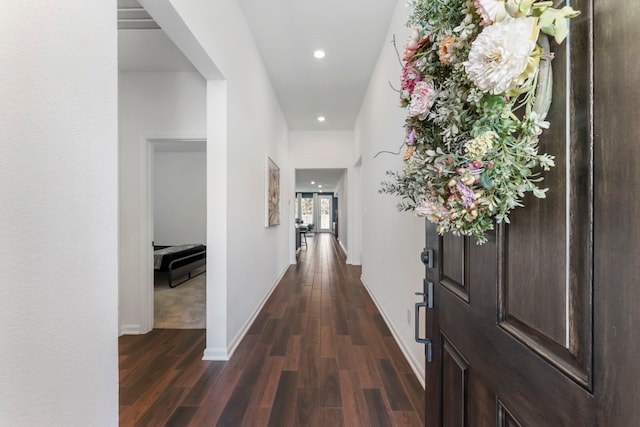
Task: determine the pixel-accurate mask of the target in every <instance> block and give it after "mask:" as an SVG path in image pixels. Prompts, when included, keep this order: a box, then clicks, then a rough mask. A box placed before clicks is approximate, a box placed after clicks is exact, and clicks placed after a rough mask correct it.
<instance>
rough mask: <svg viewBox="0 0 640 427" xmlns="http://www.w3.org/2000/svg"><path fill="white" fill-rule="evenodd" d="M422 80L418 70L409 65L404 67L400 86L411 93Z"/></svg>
mask: <svg viewBox="0 0 640 427" xmlns="http://www.w3.org/2000/svg"><path fill="white" fill-rule="evenodd" d="M420 80H422V77H420V73H418V70H416V69H415V68H413V67H411V66H408V65H407V66H405V67H404V68H402V74H401V75H400V88H401V89H402V90H406V91H408V92H409V93H411V92H413V89H414V88H415V87H416V83H418V82H419V81H420Z"/></svg>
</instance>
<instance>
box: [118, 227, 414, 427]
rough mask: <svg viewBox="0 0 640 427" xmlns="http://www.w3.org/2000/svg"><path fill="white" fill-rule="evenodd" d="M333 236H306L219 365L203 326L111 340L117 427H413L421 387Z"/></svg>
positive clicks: (356, 270) (159, 330) (356, 273)
mask: <svg viewBox="0 0 640 427" xmlns="http://www.w3.org/2000/svg"><path fill="white" fill-rule="evenodd" d="M359 277H360V269H359V268H358V267H354V266H348V265H346V264H345V260H344V255H343V253H342V252H341V251H340V249H339V248H338V246H337V243H336V241H335V239H334V238H333V236H331V235H328V234H320V235H316V236H313V237H309V238H308V247H307V248H306V249H305V248H304V247H303V249H302V251H301V253H300V256H299V263H298V264H297V265H295V266H291V267H290V268H289V270H288V271H287V273H286V274H285V276H284V278H283V279H282V281H281V282H280V284H279V285H278V286H277V288H276V289H275V290H274V292H273V294H272V296H271V297H270V298H269V300H268V301H267V303H266V304H265V307H264V309H263V310H262V311H261V312H260V314H259V315H258V317H257V319H256V321H255V322H254V323H253V325H252V326H251V328H250V330H249V332H248V334H247V335H246V337H245V338H244V339H243V341H242V342H241V343H240V345H239V347H238V349H237V350H236V352H235V354H234V355H233V357H232V358H231V360H229V361H228V362H213V361H203V360H201V358H202V354H203V351H204V347H205V333H204V330H170V329H157V330H154V331H152V332H151V333H149V334H146V335H137V336H123V337H121V338H120V341H119V347H120V425H121V426H134V425H135V426H163V425H164V426H180V427H184V426H214V425H217V426H278V427H284V426H307V425H309V426H331V427H333V426H347V427H351V426H422V425H424V390H423V389H422V387H421V386H420V383H419V382H418V381H417V379H416V377H415V375H414V374H413V372H412V371H411V368H410V367H409V365H408V363H407V362H406V360H405V359H404V357H403V355H402V353H401V351H400V349H399V348H398V346H397V344H396V342H395V340H394V339H393V337H392V336H391V334H390V332H389V330H388V328H387V326H386V324H385V322H384V320H383V318H382V316H381V315H380V313H379V312H378V310H377V309H376V307H375V305H374V304H373V302H372V301H371V299H370V298H369V295H368V294H367V291H366V290H365V289H364V287H363V286H362V284H361V282H360V280H359Z"/></svg>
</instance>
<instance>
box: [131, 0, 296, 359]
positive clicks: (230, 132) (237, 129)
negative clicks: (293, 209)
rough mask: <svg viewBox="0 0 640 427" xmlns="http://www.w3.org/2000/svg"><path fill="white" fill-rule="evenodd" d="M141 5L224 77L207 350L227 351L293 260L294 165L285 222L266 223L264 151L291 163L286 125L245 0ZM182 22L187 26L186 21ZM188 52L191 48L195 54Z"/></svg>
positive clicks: (220, 354)
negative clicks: (242, 6)
mask: <svg viewBox="0 0 640 427" xmlns="http://www.w3.org/2000/svg"><path fill="white" fill-rule="evenodd" d="M143 3H144V6H145V8H146V9H147V10H148V11H149V13H151V15H152V16H153V17H154V18H156V20H158V22H160V24H161V25H163V28H165V31H167V34H169V36H170V37H171V38H172V39H173V40H174V42H176V44H177V45H178V46H182V45H183V43H182V42H183V41H185V40H187V41H188V40H192V41H195V44H196V46H195V50H198V49H201V50H202V51H203V52H205V53H206V55H207V56H208V58H209V59H210V62H211V63H213V64H214V65H215V68H216V69H217V70H219V72H220V74H221V75H222V76H223V78H224V81H215V80H209V81H208V83H207V89H208V98H207V100H208V102H207V108H208V111H207V159H208V160H207V171H208V172H207V173H208V181H207V192H208V194H209V197H208V203H209V204H208V209H207V216H208V221H207V233H208V238H207V241H208V254H207V261H208V267H207V271H209V272H212V273H211V274H207V350H206V351H205V358H208V359H214V358H225V357H226V356H228V355H229V353H231V352H232V351H233V349H234V348H235V346H236V345H237V344H238V341H239V339H240V338H241V337H242V334H243V333H244V331H245V329H246V328H248V326H249V325H250V322H251V321H252V319H253V316H254V315H255V314H257V313H256V312H257V310H258V308H259V307H260V306H261V304H262V303H263V301H264V300H265V298H266V297H267V296H268V295H269V293H270V291H271V290H272V288H273V287H274V285H275V284H277V282H278V280H279V278H280V277H281V275H282V274H283V273H284V271H285V270H286V269H287V267H288V265H289V261H288V250H289V239H290V232H291V230H290V229H289V227H288V224H291V223H293V220H292V219H291V218H290V216H289V206H290V205H291V198H292V197H293V193H291V194H289V193H288V192H287V191H286V189H287V188H289V177H288V176H287V174H286V173H281V175H280V178H281V183H280V185H281V190H282V191H281V218H280V219H281V225H279V226H276V227H270V228H265V227H264V223H265V220H264V216H265V207H264V206H265V204H264V197H265V194H264V189H265V159H266V157H267V156H269V157H270V158H271V159H273V160H274V161H275V163H276V164H277V165H278V166H279V167H280V170H281V171H282V172H285V171H288V170H289V168H290V165H289V160H288V127H287V123H286V121H285V119H284V116H283V114H282V110H281V109H280V106H279V104H278V101H277V99H276V97H275V93H274V91H273V88H272V86H271V83H270V81H269V79H268V77H267V73H266V71H265V69H264V65H263V64H262V62H261V59H260V54H259V53H258V51H257V49H256V46H255V43H254V41H253V39H252V36H251V32H250V30H249V27H248V25H247V23H246V21H245V19H244V16H243V15H242V11H241V9H240V7H239V5H238V2H237V0H224V1H215V2H212V1H209V0H197V1H196V0H163V1H161V0H158V1H143ZM184 26H186V28H188V31H187V33H185V32H184V31H182V30H181V29H180V28H182V27H184ZM178 39H179V40H178ZM185 43H186V42H185ZM192 46H193V44H192ZM183 52H184V49H183ZM190 52H191V50H189V51H188V52H184V53H185V55H187V57H189V58H190V59H191V53H190ZM239 58H241V60H239ZM192 62H193V60H192ZM194 63H195V62H194ZM196 66H198V65H197V64H196ZM205 75H206V73H205ZM211 256H213V257H215V259H214V261H213V262H214V263H215V269H214V270H212V268H211V267H212V264H211V262H210V258H211ZM210 297H211V298H210ZM213 298H215V300H214V299H213ZM225 299H226V302H227V304H226V306H225V304H224V301H225ZM225 323H226V331H223V332H221V331H220V328H219V326H220V325H221V324H225ZM225 332H226V333H225Z"/></svg>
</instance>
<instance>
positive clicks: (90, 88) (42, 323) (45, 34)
mask: <svg viewBox="0 0 640 427" xmlns="http://www.w3.org/2000/svg"><path fill="white" fill-rule="evenodd" d="M0 26H1V27H2V36H1V37H0V57H2V61H3V65H2V67H0V93H2V102H0V123H2V124H1V125H0V141H1V143H0V236H2V243H1V244H0V266H1V267H2V279H1V280H0V293H1V294H2V296H1V297H0V325H1V327H0V425H2V426H45V425H48V426H53V425H56V426H90V425H103V426H115V425H117V424H118V339H117V325H118V319H117V312H118V305H117V304H118V294H117V292H118V284H117V271H118V256H117V250H118V248H117V220H118V216H117V214H118V212H117V203H118V200H117V190H118V188H117V167H118V166H117V148H118V147H117V137H118V134H117V131H118V129H117V44H116V7H115V2H84V1H82V2H80V1H72V2H50V1H44V0H33V1H29V2H16V1H10V2H3V4H2V14H1V16H0Z"/></svg>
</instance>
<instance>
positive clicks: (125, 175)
mask: <svg viewBox="0 0 640 427" xmlns="http://www.w3.org/2000/svg"><path fill="white" fill-rule="evenodd" d="M118 94H119V98H118V102H119V108H118V117H119V123H118V127H119V150H118V155H119V214H120V215H119V222H120V225H119V229H120V231H119V235H120V239H119V248H120V256H119V259H120V271H119V283H120V285H119V289H120V297H119V299H120V332H121V333H125V332H126V333H145V332H148V331H149V330H150V329H151V328H152V327H153V325H146V323H147V319H146V313H145V312H144V310H141V306H142V301H141V298H142V295H144V292H145V289H146V286H147V280H146V276H141V269H140V266H141V265H143V264H144V259H143V256H144V255H143V253H144V252H143V248H141V246H140V245H141V244H146V245H151V242H150V241H149V242H142V243H141V240H143V237H142V236H143V234H142V233H143V232H144V230H145V229H146V227H147V221H148V217H147V212H146V211H145V210H144V205H143V203H142V202H143V201H145V200H146V197H147V193H146V184H145V183H146V177H145V176H142V175H141V171H142V170H144V168H143V167H142V165H143V164H144V162H146V161H147V159H146V151H145V144H147V142H146V141H145V138H153V137H167V138H202V139H204V138H205V136H206V132H207V126H206V108H207V106H206V82H205V80H204V79H203V78H202V76H201V75H200V74H199V73H194V72H178V73H175V72H120V73H119V82H118Z"/></svg>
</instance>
